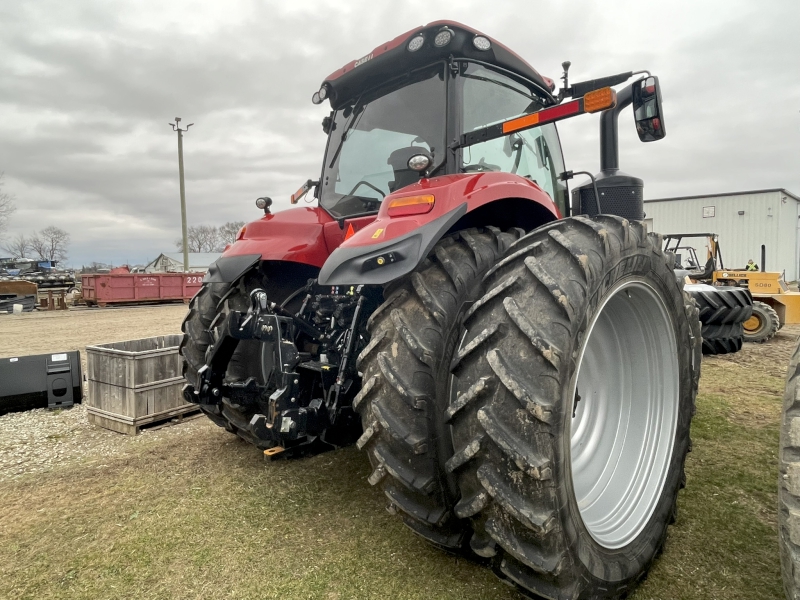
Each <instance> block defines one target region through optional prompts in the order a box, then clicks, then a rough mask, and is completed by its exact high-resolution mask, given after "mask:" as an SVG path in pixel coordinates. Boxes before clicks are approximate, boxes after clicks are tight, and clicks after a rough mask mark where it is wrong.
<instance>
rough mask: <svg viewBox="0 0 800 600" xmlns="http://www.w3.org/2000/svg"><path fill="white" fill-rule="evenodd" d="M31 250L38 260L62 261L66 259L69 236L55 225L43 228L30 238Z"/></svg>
mask: <svg viewBox="0 0 800 600" xmlns="http://www.w3.org/2000/svg"><path fill="white" fill-rule="evenodd" d="M30 245H31V249H32V250H33V251H34V253H35V254H36V255H37V256H38V257H39V260H58V261H64V260H66V258H67V246H68V245H69V234H68V233H67V232H66V231H64V230H63V229H59V228H58V227H56V226H55V225H50V226H49V227H45V228H44V229H42V230H41V231H40V232H39V233H34V234H33V236H32V237H31V238H30Z"/></svg>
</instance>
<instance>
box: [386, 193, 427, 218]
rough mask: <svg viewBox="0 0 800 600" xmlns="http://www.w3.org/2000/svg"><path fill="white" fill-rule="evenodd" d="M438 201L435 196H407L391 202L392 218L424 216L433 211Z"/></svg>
mask: <svg viewBox="0 0 800 600" xmlns="http://www.w3.org/2000/svg"><path fill="white" fill-rule="evenodd" d="M435 201H436V199H435V198H434V197H433V196H406V197H405V198H395V199H394V200H390V201H389V210H388V213H389V216H390V217H405V216H407V215H424V214H425V213H429V212H431V210H433V204H434V202H435Z"/></svg>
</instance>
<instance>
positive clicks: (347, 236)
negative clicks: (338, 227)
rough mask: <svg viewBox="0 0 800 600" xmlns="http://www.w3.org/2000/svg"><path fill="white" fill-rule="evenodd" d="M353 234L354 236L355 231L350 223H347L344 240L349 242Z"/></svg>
mask: <svg viewBox="0 0 800 600" xmlns="http://www.w3.org/2000/svg"><path fill="white" fill-rule="evenodd" d="M355 234H356V230H355V229H353V224H352V223H348V224H347V233H345V234H344V239H346V240H349V239H350V238H351V237H353V236H354V235H355Z"/></svg>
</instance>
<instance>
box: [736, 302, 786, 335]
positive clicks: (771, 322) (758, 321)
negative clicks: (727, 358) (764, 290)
mask: <svg viewBox="0 0 800 600" xmlns="http://www.w3.org/2000/svg"><path fill="white" fill-rule="evenodd" d="M780 325H781V321H780V319H779V318H778V313H777V312H775V309H774V308H772V307H771V306H770V305H769V304H766V303H765V302H758V301H755V302H753V314H752V316H751V317H750V318H749V319H747V321H745V322H744V341H745V342H755V343H758V344H763V343H764V342H766V341H768V340H771V339H772V338H773V337H775V334H776V333H778V329H780Z"/></svg>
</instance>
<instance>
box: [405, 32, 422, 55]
mask: <svg viewBox="0 0 800 600" xmlns="http://www.w3.org/2000/svg"><path fill="white" fill-rule="evenodd" d="M424 43H425V36H424V35H422V34H420V35H416V36H414V37H413V38H411V41H410V42H408V46H407V48H408V51H409V52H416V51H417V50H419V49H420V48H422V44H424Z"/></svg>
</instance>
